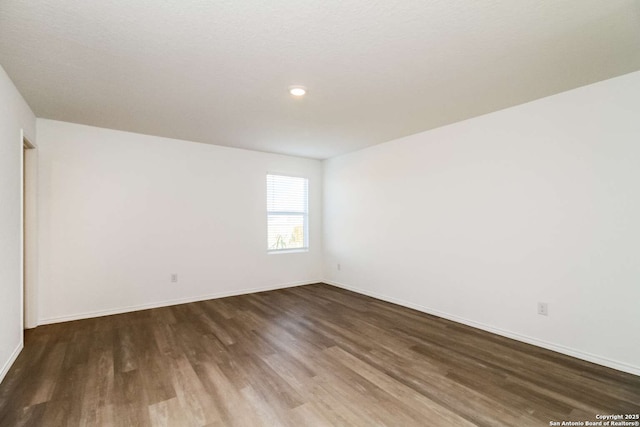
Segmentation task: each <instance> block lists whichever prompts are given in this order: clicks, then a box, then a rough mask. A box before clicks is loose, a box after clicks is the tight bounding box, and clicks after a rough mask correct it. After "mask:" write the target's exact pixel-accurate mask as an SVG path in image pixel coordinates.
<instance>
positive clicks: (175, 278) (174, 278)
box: [171, 273, 178, 283]
mask: <svg viewBox="0 0 640 427" xmlns="http://www.w3.org/2000/svg"><path fill="white" fill-rule="evenodd" d="M177 281H178V273H171V283H176V282H177Z"/></svg>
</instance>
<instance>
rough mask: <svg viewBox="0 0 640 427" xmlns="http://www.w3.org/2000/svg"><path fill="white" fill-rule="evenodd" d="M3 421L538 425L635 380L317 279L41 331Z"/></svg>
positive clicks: (12, 375) (638, 394) (585, 416)
mask: <svg viewBox="0 0 640 427" xmlns="http://www.w3.org/2000/svg"><path fill="white" fill-rule="evenodd" d="M25 340H26V344H25V348H24V350H23V352H22V354H21V355H20V356H19V358H18V360H17V361H16V363H15V364H14V366H13V367H12V368H11V370H10V371H9V373H8V374H7V377H6V378H5V380H4V381H3V383H2V384H0V425H1V426H12V427H13V426H23V425H24V426H89V425H99V426H103V425H104V426H111V425H114V426H118V425H121V426H147V425H157V426H204V425H208V426H222V425H230V426H233V425H238V426H260V425H284V426H306V425H308V426H322V425H349V426H374V425H389V426H412V425H420V426H472V425H478V426H548V425H549V423H550V421H563V420H567V421H580V420H592V421H595V415H596V414H637V413H640V377H637V376H634V375H629V374H625V373H621V372H618V371H615V370H612V369H608V368H604V367H600V366H597V365H593V364H590V363H587V362H583V361H580V360H577V359H573V358H570V357H567V356H563V355H560V354H557V353H554V352H550V351H547V350H543V349H540V348H537V347H534V346H530V345H527V344H523V343H519V342H516V341H513V340H509V339H507V338H503V337H500V336H496V335H493V334H490V333H487V332H484V331H480V330H477V329H473V328H470V327H467V326H463V325H460V324H457V323H454V322H450V321H447V320H444V319H441V318H438V317H434V316H430V315H426V314H423V313H420V312H417V311H413V310H410V309H407V308H404V307H400V306H396V305H393V304H389V303H386V302H382V301H379V300H376V299H373V298H369V297H366V296H362V295H358V294H355V293H352V292H348V291H345V290H342V289H338V288H335V287H332V286H329V285H325V284H317V285H309V286H302V287H297V288H289V289H284V290H277V291H272V292H264V293H258V294H251V295H243V296H237V297H231V298H223V299H217V300H209V301H203V302H197V303H191V304H183V305H177V306H172V307H165V308H158V309H152V310H145V311H139V312H134V313H128V314H122V315H116V316H107V317H101V318H96V319H88V320H79V321H75V322H67V323H60V324H55V325H48V326H40V327H38V328H36V329H34V330H30V331H27V333H26V337H25Z"/></svg>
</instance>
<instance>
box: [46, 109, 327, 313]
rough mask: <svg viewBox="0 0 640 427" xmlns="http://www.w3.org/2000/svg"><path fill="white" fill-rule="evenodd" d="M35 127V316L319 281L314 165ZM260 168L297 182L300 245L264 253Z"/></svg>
mask: <svg viewBox="0 0 640 427" xmlns="http://www.w3.org/2000/svg"><path fill="white" fill-rule="evenodd" d="M37 123H38V135H39V139H38V145H39V178H40V181H39V186H40V188H39V200H38V206H39V216H40V223H39V236H40V248H39V249H40V255H39V256H40V271H39V277H40V301H41V309H40V323H48V322H54V321H60V320H66V319H73V318H81V317H88V316H94V315H98V314H105V313H114V312H119V311H128V310H131V309H134V308H144V307H150V306H156V305H163V304H167V303H178V302H184V301H191V300H198V299H206V298H213V297H217V296H224V295H231V294H237V293H244V292H251V291H253V290H259V289H267V288H274V287H283V286H287V285H292V284H301V283H311V282H316V281H320V280H321V279H322V253H323V252H322V233H321V226H322V218H321V216H322V207H321V203H322V163H321V162H319V161H317V160H309V159H302V158H296V157H288V156H281V155H274V154H266V153H259V152H253V151H246V150H238V149H232V148H224V147H218V146H213V145H206V144H198V143H192V142H187V141H178V140H171V139H166V138H159V137H153V136H145V135H139V134H133V133H127V132H119V131H113V130H107V129H100V128H95V127H89V126H81V125H75V124H70V123H64V122H57V121H50V120H42V119H38V121H37ZM267 172H278V173H283V174H292V175H298V176H305V177H308V178H309V192H310V202H309V204H310V215H309V218H310V243H311V248H310V250H309V252H307V253H294V254H277V255H273V254H271V255H269V254H267V251H266V239H267V238H266V233H267V230H266V174H267ZM172 273H177V274H178V283H171V282H170V275H171V274H172Z"/></svg>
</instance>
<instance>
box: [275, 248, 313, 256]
mask: <svg viewBox="0 0 640 427" xmlns="http://www.w3.org/2000/svg"><path fill="white" fill-rule="evenodd" d="M304 252H309V248H299V249H272V250H267V254H269V255H278V254H299V253H304Z"/></svg>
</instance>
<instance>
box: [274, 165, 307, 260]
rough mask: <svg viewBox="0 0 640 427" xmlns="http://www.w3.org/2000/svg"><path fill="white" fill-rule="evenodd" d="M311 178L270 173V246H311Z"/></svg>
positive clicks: (280, 248) (282, 248) (277, 249)
mask: <svg viewBox="0 0 640 427" xmlns="http://www.w3.org/2000/svg"><path fill="white" fill-rule="evenodd" d="M308 223H309V180H308V179H306V178H297V177H293V176H284V175H267V249H268V251H269V252H282V251H290V250H300V249H308V248H309V237H308V236H309V230H308V228H309V225H308Z"/></svg>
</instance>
